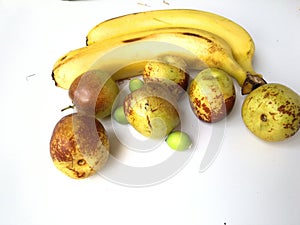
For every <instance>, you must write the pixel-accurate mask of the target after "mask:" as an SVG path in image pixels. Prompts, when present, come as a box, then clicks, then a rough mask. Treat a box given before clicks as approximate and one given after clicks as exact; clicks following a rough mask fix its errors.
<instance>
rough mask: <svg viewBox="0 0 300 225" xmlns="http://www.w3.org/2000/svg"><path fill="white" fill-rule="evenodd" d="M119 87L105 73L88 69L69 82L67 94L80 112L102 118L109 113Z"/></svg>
mask: <svg viewBox="0 0 300 225" xmlns="http://www.w3.org/2000/svg"><path fill="white" fill-rule="evenodd" d="M118 93H119V87H118V85H117V84H116V83H115V81H113V80H112V79H111V78H110V77H108V75H107V74H105V73H103V72H101V71H99V70H91V71H88V72H86V73H84V74H82V75H81V76H79V77H77V78H76V79H75V80H74V81H73V82H72V84H71V86H70V89H69V96H70V98H71V99H72V101H73V104H74V105H75V107H76V109H77V111H78V112H80V113H84V114H87V115H92V116H94V115H96V117H98V118H104V117H106V116H108V115H110V114H111V110H112V105H113V103H114V101H115V98H116V97H117V95H118Z"/></svg>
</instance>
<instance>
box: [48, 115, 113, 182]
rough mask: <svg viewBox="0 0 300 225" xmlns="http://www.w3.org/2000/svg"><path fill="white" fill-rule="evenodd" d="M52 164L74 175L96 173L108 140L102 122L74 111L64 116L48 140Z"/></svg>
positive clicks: (76, 177) (106, 152) (103, 157)
mask: <svg viewBox="0 0 300 225" xmlns="http://www.w3.org/2000/svg"><path fill="white" fill-rule="evenodd" d="M50 155H51V158H52V160H53V163H54V165H55V166H56V167H57V168H58V169H59V170H60V171H61V172H63V173H64V174H66V175H68V176H69V177H71V178H74V179H82V178H86V177H89V176H91V175H93V174H95V173H96V172H97V171H98V170H99V169H100V168H101V167H103V166H104V165H105V163H106V161H107V159H108V157H109V140H108V137H107V135H106V133H105V129H104V127H103V126H102V124H101V123H100V122H99V121H98V120H96V119H95V118H93V117H88V116H84V115H79V114H77V113H74V114H70V115H67V116H65V117H63V118H62V119H61V120H60V121H59V122H58V123H57V124H56V126H55V128H54V130H53V133H52V137H51V140H50Z"/></svg>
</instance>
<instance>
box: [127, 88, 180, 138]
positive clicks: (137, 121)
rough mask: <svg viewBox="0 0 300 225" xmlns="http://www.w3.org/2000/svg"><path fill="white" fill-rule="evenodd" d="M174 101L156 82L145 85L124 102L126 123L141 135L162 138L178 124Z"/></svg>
mask: <svg viewBox="0 0 300 225" xmlns="http://www.w3.org/2000/svg"><path fill="white" fill-rule="evenodd" d="M175 102H176V99H174V98H173V96H172V95H171V94H170V92H169V91H168V90H167V89H165V88H164V87H163V86H162V85H161V84H159V83H157V82H155V83H154V82H152V83H146V84H145V85H144V86H143V87H141V88H139V89H137V90H135V91H133V92H131V93H130V94H129V95H128V96H126V98H125V101H124V112H125V116H126V118H127V120H128V122H129V123H130V124H131V125H132V126H133V127H134V128H135V129H136V130H137V131H138V132H139V133H141V134H142V135H144V136H146V137H150V138H157V139H159V138H163V137H165V136H166V135H168V134H169V133H170V132H171V131H172V130H173V129H174V128H175V127H176V126H177V125H178V124H179V123H180V119H179V114H178V111H177V107H176V105H175V104H176V103H175Z"/></svg>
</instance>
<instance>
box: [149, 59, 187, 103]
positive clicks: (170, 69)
mask: <svg viewBox="0 0 300 225" xmlns="http://www.w3.org/2000/svg"><path fill="white" fill-rule="evenodd" d="M161 60H162V61H159V60H153V61H149V62H148V63H147V64H146V65H145V68H144V72H143V79H144V81H145V82H161V83H162V84H164V85H165V86H166V87H167V88H168V89H169V90H170V91H171V92H172V93H173V94H174V95H176V96H178V97H177V98H179V97H180V96H181V95H182V94H183V92H184V91H185V90H186V89H187V86H188V81H189V75H188V73H187V72H186V68H185V64H184V62H183V60H182V59H181V58H178V57H171V56H169V57H164V58H162V59H161ZM170 60H172V61H171V62H170ZM182 67H183V68H182Z"/></svg>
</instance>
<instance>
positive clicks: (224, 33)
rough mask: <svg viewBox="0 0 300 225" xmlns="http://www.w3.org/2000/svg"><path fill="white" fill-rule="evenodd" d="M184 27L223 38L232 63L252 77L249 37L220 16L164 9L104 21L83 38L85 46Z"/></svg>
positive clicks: (235, 25)
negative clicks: (128, 35) (115, 38)
mask: <svg viewBox="0 0 300 225" xmlns="http://www.w3.org/2000/svg"><path fill="white" fill-rule="evenodd" d="M171 27H186V28H191V29H201V30H206V31H208V32H211V33H213V34H216V35H217V36H220V37H222V38H223V39H224V40H225V41H226V42H228V44H229V45H230V46H231V48H232V54H233V57H234V58H235V60H236V61H237V62H238V63H239V64H240V65H241V66H242V67H243V68H244V69H245V70H246V71H248V72H249V73H251V74H254V73H255V71H254V69H253V66H252V59H253V56H254V51H255V45H254V42H253V39H252V38H251V36H250V35H249V33H248V32H247V31H246V30H245V29H244V28H243V27H241V26H240V25H239V24H237V23H235V22H233V21H232V20H229V19H227V18H225V17H223V16H220V15H217V14H214V13H211V12H206V11H200V10H192V9H167V10H153V11H146V12H138V13H132V14H128V15H124V16H120V17H116V18H113V19H109V20H106V21H104V22H101V23H99V24H98V25H96V26H95V27H93V28H92V29H91V30H90V31H89V32H88V34H87V36H86V43H87V45H91V44H94V43H96V42H99V41H103V40H106V39H111V38H114V37H120V36H123V35H126V34H128V33H136V34H137V35H138V33H139V32H143V31H149V32H152V34H156V33H158V32H159V31H158V29H160V28H171Z"/></svg>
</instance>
